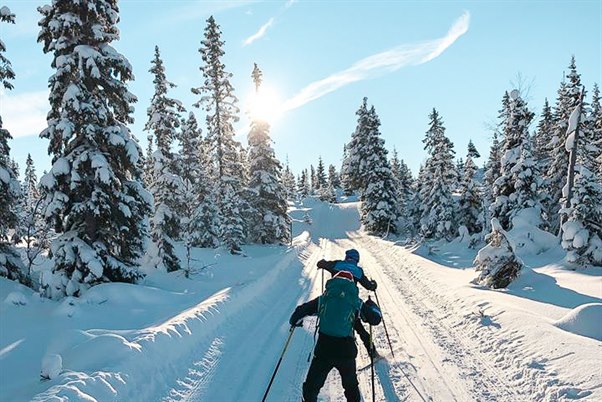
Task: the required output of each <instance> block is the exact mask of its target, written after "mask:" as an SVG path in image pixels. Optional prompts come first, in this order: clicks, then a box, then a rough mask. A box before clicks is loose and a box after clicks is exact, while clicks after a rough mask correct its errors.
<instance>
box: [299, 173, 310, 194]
mask: <svg viewBox="0 0 602 402" xmlns="http://www.w3.org/2000/svg"><path fill="white" fill-rule="evenodd" d="M307 176H308V175H307V169H303V170H302V171H301V176H300V177H299V181H298V182H297V192H298V194H299V198H301V199H304V198H306V197H307V196H308V195H309V192H310V188H309V179H308V177H307Z"/></svg>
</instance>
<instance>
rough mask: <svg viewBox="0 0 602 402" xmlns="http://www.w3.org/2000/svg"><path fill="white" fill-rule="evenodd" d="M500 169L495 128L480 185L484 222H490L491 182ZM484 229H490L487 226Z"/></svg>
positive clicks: (496, 177)
mask: <svg viewBox="0 0 602 402" xmlns="http://www.w3.org/2000/svg"><path fill="white" fill-rule="evenodd" d="M501 170H502V150H501V148H500V142H499V141H498V132H497V130H496V131H494V132H493V140H492V142H491V148H490V149H489V159H488V160H487V162H486V163H485V177H484V182H483V186H482V191H481V193H482V194H483V206H482V209H483V211H484V212H483V215H484V216H485V223H486V224H489V223H491V212H490V211H489V208H490V206H491V204H493V202H494V201H495V196H494V195H493V183H495V181H496V180H497V179H498V177H500V175H501ZM486 229H490V228H489V227H487V228H486Z"/></svg>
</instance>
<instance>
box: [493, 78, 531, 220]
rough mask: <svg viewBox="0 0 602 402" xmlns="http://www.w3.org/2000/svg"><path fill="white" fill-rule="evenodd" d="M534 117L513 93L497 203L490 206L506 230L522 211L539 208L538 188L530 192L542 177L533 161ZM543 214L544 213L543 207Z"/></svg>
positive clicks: (495, 185) (496, 184) (495, 193)
mask: <svg viewBox="0 0 602 402" xmlns="http://www.w3.org/2000/svg"><path fill="white" fill-rule="evenodd" d="M532 119H533V113H532V112H531V111H529V109H528V107H527V104H526V102H525V101H523V99H522V98H521V96H520V94H519V92H518V91H517V90H513V91H512V92H511V93H510V102H509V107H508V114H507V117H506V121H505V123H504V126H503V130H504V131H503V133H504V143H503V146H502V153H503V156H502V159H501V168H500V177H498V178H497V179H496V180H495V182H494V183H493V194H492V196H493V197H495V200H494V202H493V203H492V204H491V205H490V207H489V210H490V212H491V216H493V217H494V218H496V219H498V221H499V222H500V224H501V225H502V227H503V228H506V229H509V228H510V226H511V223H512V218H513V217H514V216H516V214H517V213H518V212H520V210H521V209H524V208H530V207H535V206H537V205H539V201H538V199H537V194H536V191H537V188H538V187H535V188H534V189H533V190H530V189H529V188H530V186H531V185H532V184H534V183H535V182H536V181H537V180H539V178H538V177H535V174H536V173H537V172H536V171H535V166H534V163H533V160H532V158H531V149H530V146H529V141H530V139H529V125H530V124H531V120H532ZM539 208H540V212H541V207H539Z"/></svg>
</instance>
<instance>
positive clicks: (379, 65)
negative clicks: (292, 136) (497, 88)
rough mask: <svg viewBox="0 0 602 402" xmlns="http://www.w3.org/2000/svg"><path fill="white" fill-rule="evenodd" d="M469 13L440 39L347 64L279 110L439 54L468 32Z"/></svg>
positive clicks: (387, 51)
mask: <svg viewBox="0 0 602 402" xmlns="http://www.w3.org/2000/svg"><path fill="white" fill-rule="evenodd" d="M469 24H470V14H469V13H468V12H465V13H464V14H463V15H462V16H460V18H458V19H457V20H456V21H455V22H454V24H453V25H452V27H451V28H450V29H449V31H448V32H447V34H446V35H445V36H444V37H443V38H439V39H435V40H431V41H425V42H420V43H415V44H405V45H400V46H396V47H394V48H392V49H389V50H386V51H384V52H381V53H377V54H374V55H372V56H368V57H366V58H364V59H362V60H359V61H357V62H356V63H354V64H353V65H352V66H351V67H349V68H347V69H345V70H343V71H339V72H338V73H335V74H332V75H330V76H328V77H326V78H324V79H322V80H319V81H316V82H313V83H311V84H309V85H308V86H306V87H305V88H303V89H302V90H301V91H300V92H299V93H298V94H297V95H295V96H293V97H292V98H290V99H288V100H287V101H286V102H284V104H283V111H288V110H293V109H296V108H298V107H301V106H303V105H305V104H306V103H309V102H311V101H313V100H315V99H318V98H321V97H322V96H324V95H326V94H328V93H330V92H333V91H336V90H337V89H339V88H342V87H344V86H346V85H349V84H351V83H353V82H358V81H363V80H366V79H370V78H375V77H378V76H381V75H384V74H387V73H391V72H393V71H397V70H399V69H400V68H402V67H405V66H409V65H420V64H423V63H426V62H429V61H431V60H433V59H435V58H436V57H438V56H440V55H441V54H442V53H443V52H444V51H445V50H446V49H447V48H449V47H450V46H451V45H452V44H453V43H454V42H455V41H456V40H457V39H458V38H459V37H461V36H462V35H464V34H465V33H466V32H467V31H468V27H469Z"/></svg>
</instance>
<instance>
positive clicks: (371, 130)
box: [357, 106, 401, 235]
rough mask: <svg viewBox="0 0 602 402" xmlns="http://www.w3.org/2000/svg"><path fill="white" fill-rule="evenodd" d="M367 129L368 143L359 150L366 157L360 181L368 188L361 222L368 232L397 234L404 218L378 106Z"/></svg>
mask: <svg viewBox="0 0 602 402" xmlns="http://www.w3.org/2000/svg"><path fill="white" fill-rule="evenodd" d="M367 117H368V118H367V125H366V127H365V134H364V135H365V136H366V137H365V141H364V142H362V145H363V146H362V147H361V148H358V149H357V152H358V153H357V154H358V155H362V158H361V160H360V163H361V164H362V165H363V167H362V170H361V172H362V175H361V176H360V182H361V183H365V184H366V187H365V188H364V189H363V190H362V192H361V194H362V196H361V200H362V204H361V222H362V224H363V225H364V228H365V229H366V231H368V232H370V233H373V234H376V235H387V234H389V233H391V234H396V233H397V226H398V220H399V218H400V216H401V213H400V210H399V204H398V200H397V188H396V187H395V184H396V183H395V179H394V177H393V173H392V172H391V166H390V165H389V160H388V159H387V150H386V149H385V141H384V140H383V139H382V138H381V137H380V130H379V127H380V119H379V118H378V115H377V114H376V110H375V109H374V106H372V107H371V108H370V111H369V112H368V116H367Z"/></svg>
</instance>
